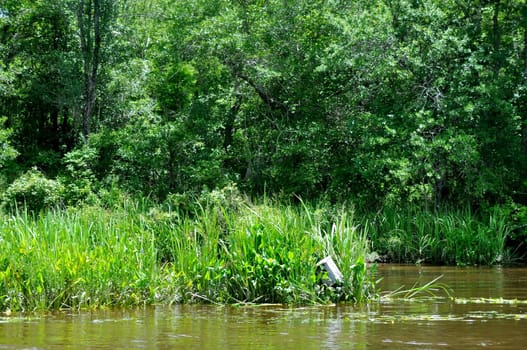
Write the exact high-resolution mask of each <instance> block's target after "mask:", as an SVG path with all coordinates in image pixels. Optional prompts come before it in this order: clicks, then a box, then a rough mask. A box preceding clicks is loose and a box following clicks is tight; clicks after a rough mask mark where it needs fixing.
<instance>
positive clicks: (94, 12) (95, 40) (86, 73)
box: [77, 0, 101, 139]
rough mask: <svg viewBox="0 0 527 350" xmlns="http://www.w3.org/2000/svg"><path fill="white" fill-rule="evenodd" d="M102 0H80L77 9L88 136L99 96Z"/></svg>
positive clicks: (85, 132) (84, 130)
mask: <svg viewBox="0 0 527 350" xmlns="http://www.w3.org/2000/svg"><path fill="white" fill-rule="evenodd" d="M100 18H101V6H100V0H88V1H86V0H80V1H79V7H78V10H77V21H78V26H79V35H80V44H81V54H82V59H83V78H84V91H83V107H82V135H83V137H84V139H87V138H88V135H89V134H90V130H91V124H92V120H91V119H92V115H93V110H94V107H95V102H96V96H97V77H98V70H99V61H100V51H101V28H100Z"/></svg>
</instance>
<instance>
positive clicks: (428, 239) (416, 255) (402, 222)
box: [364, 206, 512, 265]
mask: <svg viewBox="0 0 527 350" xmlns="http://www.w3.org/2000/svg"><path fill="white" fill-rule="evenodd" d="M364 225H366V226H367V227H368V232H369V237H370V239H371V241H372V242H373V249H374V250H375V251H376V252H377V253H378V254H380V255H381V256H384V258H385V259H386V260H388V261H391V262H404V263H433V264H455V265H496V264H503V263H507V262H508V261H509V260H510V259H512V257H511V254H510V252H509V251H508V250H507V247H506V240H507V237H508V236H509V235H510V227H509V225H508V223H507V221H506V218H505V217H504V216H503V215H500V214H499V212H496V211H491V212H488V213H486V214H485V215H482V214H480V215H478V216H476V215H474V214H473V213H472V212H471V211H470V210H443V211H438V212H431V211H426V210H422V209H420V208H418V207H412V206H408V207H403V208H397V209H395V208H385V209H384V210H383V211H381V212H379V213H377V214H376V215H375V216H374V217H371V216H370V217H369V219H368V220H364Z"/></svg>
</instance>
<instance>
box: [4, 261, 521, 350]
mask: <svg viewBox="0 0 527 350" xmlns="http://www.w3.org/2000/svg"><path fill="white" fill-rule="evenodd" d="M379 274H380V275H382V276H384V279H383V281H382V283H381V285H380V287H381V288H383V289H396V288H397V287H399V286H400V285H401V284H404V285H406V286H407V287H411V286H413V284H414V283H415V282H416V281H418V282H419V283H426V282H428V281H430V280H432V279H434V278H435V277H437V276H438V275H444V277H443V279H442V282H444V283H447V284H449V285H450V286H451V287H452V289H453V290H454V293H455V296H456V297H457V299H456V300H451V299H448V298H442V299H441V298H439V299H423V300H420V301H400V300H392V301H385V302H381V303H375V304H372V305H366V306H363V307H350V306H342V305H341V306H324V307H304V308H289V307H283V306H259V307H254V306H250V307H232V306H230V307H216V306H173V307H148V308H144V309H138V310H107V311H101V312H93V313H81V314H77V313H67V312H62V313H56V314H52V315H48V316H41V317H20V318H17V317H9V318H0V349H79V348H83V349H301V350H309V349H388V348H389V349H445V348H456V349H478V348H495V349H521V348H524V345H525V343H526V341H527V332H525V330H527V304H526V303H523V302H521V301H526V300H527V269H483V268H440V267H415V266H411V267H408V266H383V267H380V269H379ZM485 298H488V299H485ZM499 298H502V299H499ZM517 299H518V300H520V302H514V300H517Z"/></svg>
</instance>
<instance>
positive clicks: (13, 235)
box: [0, 201, 375, 311]
mask: <svg viewBox="0 0 527 350" xmlns="http://www.w3.org/2000/svg"><path fill="white" fill-rule="evenodd" d="M334 219H335V220H332V221H331V222H330V221H327V220H328V217H327V216H326V215H323V214H322V213H321V212H320V211H319V210H317V209H315V208H308V207H307V206H285V205H279V204H276V203H271V202H269V201H264V202H262V203H260V204H248V203H239V204H238V205H231V206H229V207H222V206H216V205H207V206H198V207H197V209H196V210H195V211H193V212H187V211H184V210H176V211H172V210H161V208H143V207H141V206H140V205H139V204H138V203H134V202H126V203H124V204H123V205H122V206H121V207H119V208H112V209H108V208H102V207H96V206H84V207H79V208H69V209H64V210H51V211H48V212H45V213H42V214H40V215H38V216H32V215H30V214H27V213H24V212H22V213H21V212H18V213H14V214H11V215H6V214H5V215H4V217H3V219H2V220H1V223H0V237H1V239H0V310H7V309H9V310H13V311H14V310H50V309H59V308H73V309H81V308H93V307H100V306H114V305H117V306H134V305H144V304H155V303H163V304H173V303H195V302H206V303H289V304H312V303H326V302H334V301H339V300H342V301H349V302H364V301H367V300H369V299H370V298H371V297H372V296H373V295H374V293H375V290H374V282H373V276H372V275H370V271H369V270H368V269H367V267H366V264H365V261H364V257H365V256H366V254H367V252H368V241H367V238H366V236H365V234H364V232H363V231H361V230H358V229H357V227H356V226H355V220H354V218H353V213H352V211H348V210H341V211H339V212H338V213H337V214H336V216H335V217H334ZM327 255H331V256H333V257H334V259H335V261H336V263H337V265H338V266H340V268H341V271H342V274H343V276H344V281H346V282H344V283H343V284H342V285H340V286H338V287H327V286H325V285H324V283H323V282H322V280H323V279H324V278H325V277H324V275H323V274H321V273H320V271H317V262H318V261H319V260H320V259H322V258H323V257H325V256H327Z"/></svg>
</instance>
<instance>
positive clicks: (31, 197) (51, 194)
mask: <svg viewBox="0 0 527 350" xmlns="http://www.w3.org/2000/svg"><path fill="white" fill-rule="evenodd" d="M62 192H63V186H62V184H61V183H60V182H58V181H56V180H52V179H48V178H46V176H45V175H44V174H42V173H41V172H40V171H39V170H37V169H35V168H33V169H31V170H29V171H27V172H26V173H24V174H23V175H22V176H20V177H19V178H18V179H16V180H15V181H14V182H13V183H12V184H11V185H10V186H9V187H8V188H7V190H6V191H5V192H4V194H3V195H2V208H5V209H7V210H14V209H16V208H17V207H18V208H26V209H27V210H28V211H30V212H37V213H38V212H40V211H41V210H43V209H47V208H51V207H54V206H57V205H59V204H60V203H61V202H62V196H61V195H62Z"/></svg>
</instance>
